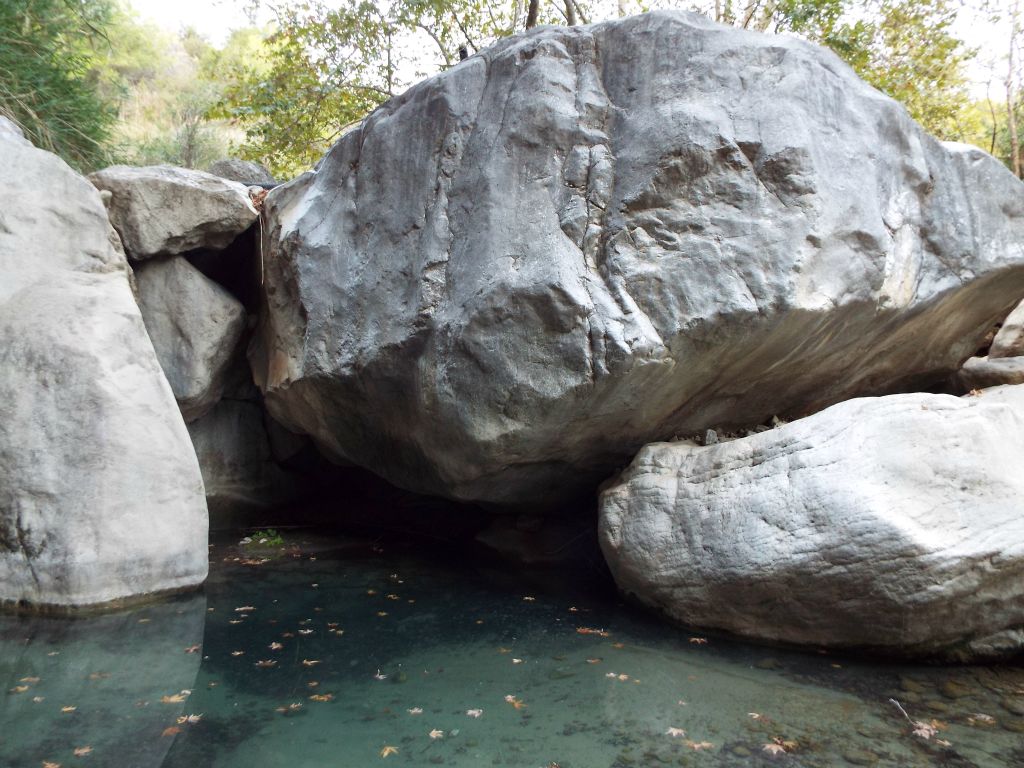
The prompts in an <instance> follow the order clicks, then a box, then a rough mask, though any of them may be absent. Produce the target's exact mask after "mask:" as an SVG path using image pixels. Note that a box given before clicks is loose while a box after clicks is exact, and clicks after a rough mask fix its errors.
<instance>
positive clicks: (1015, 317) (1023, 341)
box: [988, 301, 1024, 358]
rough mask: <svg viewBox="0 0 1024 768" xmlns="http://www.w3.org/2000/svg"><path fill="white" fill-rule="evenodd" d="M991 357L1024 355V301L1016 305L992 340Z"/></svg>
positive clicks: (989, 354) (989, 351) (989, 352)
mask: <svg viewBox="0 0 1024 768" xmlns="http://www.w3.org/2000/svg"><path fill="white" fill-rule="evenodd" d="M988 356H989V357H990V358H996V357H1021V356H1024V301H1022V302H1021V303H1020V304H1018V305H1017V306H1016V308H1015V309H1014V310H1013V312H1011V313H1010V314H1009V315H1008V316H1007V318H1006V319H1005V320H1004V321H1003V326H1002V327H1001V328H1000V329H999V332H998V333H997V334H996V337H995V338H994V339H993V340H992V346H991V347H990V348H989V350H988Z"/></svg>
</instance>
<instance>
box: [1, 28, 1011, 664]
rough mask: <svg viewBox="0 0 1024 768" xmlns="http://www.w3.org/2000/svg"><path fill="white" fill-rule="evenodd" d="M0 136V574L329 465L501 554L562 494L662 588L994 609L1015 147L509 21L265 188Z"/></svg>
mask: <svg viewBox="0 0 1024 768" xmlns="http://www.w3.org/2000/svg"><path fill="white" fill-rule="evenodd" d="M0 155H2V157H3V158H4V160H5V162H4V163H3V164H2V167H0V182H2V183H0V190H2V191H0V199H2V204H0V276H2V278H3V279H2V280H0V603H8V604H18V605H21V606H23V607H29V608H30V607H31V606H39V607H47V606H50V607H52V606H66V607H75V606H86V605H95V604H102V603H105V602H107V601H120V600H125V599H132V598H135V597H138V596H140V595H148V594H154V593H161V592H164V591H166V590H174V589H184V588H191V587H195V586H197V585H199V584H201V583H202V582H203V580H204V579H205V577H206V573H207V563H206V547H207V532H208V528H209V525H210V523H211V521H212V522H213V524H214V525H218V524H228V521H230V523H231V524H238V523H240V522H241V523H244V522H246V521H252V520H256V519H259V515H260V514H277V513H278V512H277V510H281V509H282V508H287V507H289V506H295V505H301V504H302V503H304V501H305V500H307V499H309V498H311V497H314V496H315V495H316V494H317V492H318V491H319V490H320V489H322V488H324V487H327V485H325V484H329V483H330V479H331V478H332V477H336V476H337V475H336V473H337V472H338V471H341V470H338V469H336V467H353V466H354V467H359V468H363V469H365V470H368V471H369V472H372V473H373V474H374V475H376V476H379V477H380V478H383V479H384V480H386V481H387V482H389V483H391V484H392V485H393V486H396V487H397V488H399V489H403V490H402V491H400V492H399V493H402V492H409V493H410V494H423V495H426V496H432V497H437V498H439V499H445V500H449V501H451V502H456V503H459V504H463V505H465V514H466V515H470V516H473V515H478V516H479V517H480V519H481V520H483V521H486V520H493V524H492V525H491V526H490V527H489V528H488V530H487V531H486V532H485V533H483V534H481V539H482V540H486V541H488V542H489V543H490V544H491V546H493V547H494V548H495V549H496V550H498V551H506V552H508V553H512V554H514V555H516V556H518V555H520V554H523V553H527V554H529V553H528V550H529V549H530V548H531V546H533V547H536V546H540V545H541V544H538V543H542V546H543V547H545V548H547V549H548V550H550V551H552V552H555V553H557V552H559V551H561V550H562V548H564V547H565V546H568V544H567V542H568V543H571V541H572V540H573V538H574V537H577V536H579V535H585V533H586V530H587V527H588V526H589V525H590V523H589V518H588V515H590V516H594V509H595V506H597V507H599V514H598V515H597V516H599V519H600V522H599V531H598V533H599V536H600V540H601V545H602V548H603V551H604V554H605V557H606V559H607V561H608V564H609V567H610V568H611V570H612V573H613V575H614V576H615V578H616V581H617V584H618V586H619V588H620V589H621V590H622V591H623V592H624V593H626V594H629V595H632V596H634V597H636V598H637V599H638V600H639V601H640V602H642V603H644V604H646V605H649V606H651V607H654V608H656V609H657V610H660V611H662V612H664V613H665V614H666V615H667V616H668V617H670V618H671V619H672V620H674V621H678V622H682V623H686V624H689V625H695V626H705V627H709V628H716V629H720V630H723V631H728V632H732V633H736V634H740V635H743V636H745V637H749V638H754V639H759V640H764V641H770V642H784V643H793V644H803V645H808V646H812V647H815V648H820V647H830V648H842V649H849V648H856V649H864V650H869V651H873V652H881V653H885V654H888V655H909V656H936V655H939V656H946V657H956V658H964V659H966V658H987V657H991V656H1005V655H1011V654H1015V653H1018V652H1019V651H1020V649H1021V647H1022V646H1024V608H1022V607H1021V606H1022V605H1024V601H1022V600H1021V597H1022V595H1021V591H1022V590H1024V587H1022V586H1021V585H1022V584H1024V580H1022V579H1021V576H1022V570H1024V525H1022V524H1021V523H1019V522H1018V520H1024V516H1022V514H1021V513H1022V512H1024V486H1022V485H1021V482H1024V481H1021V480H1019V479H1018V474H1019V473H1017V471H1016V465H1017V464H1018V463H1019V461H1020V458H1021V456H1022V455H1024V436H1022V435H1024V430H1022V429H1021V426H1022V420H1024V394H1022V393H1024V389H1021V388H1020V387H1019V386H1015V385H1020V384H1021V383H1024V363H1022V361H1024V330H1022V328H1024V315H1022V312H1024V310H1022V309H1019V308H1018V309H1015V307H1017V306H1018V304H1020V305H1021V306H1022V307H1024V304H1021V300H1022V298H1024V184H1021V182H1020V181H1018V180H1017V179H1016V178H1014V177H1013V175H1012V174H1011V173H1009V172H1008V171H1007V170H1006V169H1005V168H1003V167H1002V166H1001V165H1000V164H999V163H998V161H996V160H995V159H993V158H992V157H990V156H988V155H986V154H985V153H984V152H982V151H980V150H977V149H974V148H972V147H966V146H962V145H955V144H941V143H939V142H937V141H935V140H934V139H933V138H932V137H930V136H928V135H927V134H925V133H924V132H923V131H922V130H921V129H920V128H919V127H918V126H917V125H916V124H915V123H914V122H913V121H912V120H911V119H910V118H909V117H908V116H907V114H906V112H905V111H904V110H903V109H902V108H901V107H900V106H899V105H898V104H896V103H895V102H893V101H892V100H890V99H888V98H887V97H885V96H883V95H881V94H880V93H878V92H877V91H875V90H873V89H872V88H870V87H869V86H867V85H866V84H865V83H863V82H862V81H860V80H859V79H858V78H857V77H856V76H855V75H854V74H853V72H852V71H851V70H850V69H849V68H848V67H846V65H845V64H843V63H842V62H841V61H840V60H839V59H838V58H837V57H835V56H834V55H833V54H831V53H830V52H828V51H826V50H824V49H821V48H818V47H816V46H813V45H810V44H808V43H804V42H801V41H798V40H795V39H790V38H785V37H776V36H772V37H769V36H764V35H759V34H756V33H751V32H744V31H740V30H736V29H732V28H726V27H722V26H719V25H716V24H713V23H711V22H709V21H707V20H706V19H703V18H702V17H700V16H697V15H694V14H688V13H680V12H658V13H652V14H645V15H643V16H638V17H633V18H629V19H623V20H619V21H615V22H608V23H604V24H598V25H591V26H582V27H565V28H561V27H560V28H540V29H536V30H533V31H531V32H528V33H526V34H522V35H518V36H515V37H512V38H509V39H507V40H503V41H501V42H499V43H498V44H496V45H495V46H493V47H492V48H490V49H487V50H486V51H483V52H481V53H480V54H478V55H475V56H472V57H470V58H468V59H467V60H466V61H464V62H461V63H460V64H458V65H457V66H455V67H453V68H451V69H450V70H448V71H446V72H444V73H442V74H440V75H437V76H435V77H432V78H430V79H428V80H425V81H423V82H422V83H420V84H418V85H416V86H414V87H413V88H411V89H410V90H409V91H408V92H406V93H405V94H403V95H401V96H399V97H396V98H395V99H393V100H391V101H390V102H388V103H386V104H385V105H384V106H382V107H381V108H379V109H378V110H376V111H375V112H373V113H372V114H371V115H369V116H368V117H367V118H366V120H365V121H364V122H363V123H362V124H361V125H360V126H359V127H357V128H356V129H355V130H353V131H351V132H350V133H348V134H346V135H345V136H343V137H342V138H341V139H340V140H339V141H338V143H337V144H336V145H335V146H334V147H333V148H332V149H331V150H330V152H329V153H328V154H327V155H326V156H325V157H324V158H323V159H322V160H321V162H320V163H319V164H318V166H317V168H316V170H314V171H311V172H309V173H306V174H303V175H302V176H300V177H299V178H297V179H295V180H292V181H290V182H288V183H286V184H283V185H279V186H274V185H273V180H272V179H271V180H269V182H268V179H269V177H267V176H265V175H260V174H258V173H257V171H256V170H252V169H249V170H244V169H243V170H241V171H239V169H238V168H237V164H226V165H224V166H223V167H222V170H221V172H222V173H224V175H225V176H234V177H235V178H234V179H229V178H222V177H219V176H216V175H214V174H211V173H205V172H201V171H195V170H190V169H182V168H171V167H164V166H160V167H151V168H128V167H113V168H109V169H104V170H102V171H99V172H97V173H94V174H92V175H91V176H90V177H89V179H88V180H86V179H85V178H83V177H81V176H80V175H78V174H76V173H75V172H73V171H72V170H71V169H70V168H69V167H68V166H66V165H65V164H64V163H63V162H62V161H60V160H59V159H57V158H56V157H55V156H53V155H51V154H49V153H46V152H44V151H42V150H39V149H36V148H35V147H33V146H31V145H30V144H29V143H28V142H27V141H26V140H25V139H24V138H23V137H21V135H20V132H19V131H18V130H17V128H16V127H14V126H13V124H11V123H10V122H8V121H6V120H4V119H3V118H0ZM239 174H241V175H239ZM247 174H248V175H251V176H252V178H246V175H247ZM257 175H260V177H259V178H256V176H257ZM239 178H241V179H242V180H243V181H247V182H251V183H252V184H253V186H247V185H246V183H243V182H242V181H239V180H238V179H239ZM90 182H91V183H90ZM270 186H274V188H273V189H272V190H271V191H270V192H269V194H267V192H266V187H270ZM773 425H774V426H773ZM631 461H632V463H631V464H630V462H631ZM627 465H628V468H626V469H625V470H623V468H624V467H626V466H627ZM609 478H611V479H609ZM335 490H336V487H335ZM332 492H333V491H332ZM599 494H600V497H599ZM598 498H599V499H600V500H599V501H598ZM332 503H333V506H334V508H335V509H336V510H337V514H338V515H339V516H342V515H344V514H345V509H346V500H345V499H344V498H337V499H333V501H332ZM401 503H402V502H397V504H398V505H400V504H401ZM325 506H327V507H330V506H331V504H326V505H325ZM412 508H418V507H415V504H411V506H410V509H412ZM482 525H483V524H482ZM581 528H582V529H583V533H580V530H581ZM534 554H535V553H534Z"/></svg>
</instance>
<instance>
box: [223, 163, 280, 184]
mask: <svg viewBox="0 0 1024 768" xmlns="http://www.w3.org/2000/svg"><path fill="white" fill-rule="evenodd" d="M207 170H208V172H209V173H212V174H213V175H214V176H220V177H221V178H222V179H230V180H231V181H237V182H239V183H240V184H245V185H246V186H249V185H250V184H257V185H262V184H276V183H277V182H276V181H275V180H274V177H273V176H271V175H270V171H268V170H267V169H266V168H264V167H263V166H262V165H260V164H259V163H254V162H252V161H251V160H239V159H238V158H237V157H226V158H224V159H223V160H218V161H216V162H215V163H213V164H212V165H211V166H210V167H209V168H208V169H207Z"/></svg>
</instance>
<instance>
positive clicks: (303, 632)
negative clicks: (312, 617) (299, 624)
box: [299, 629, 316, 635]
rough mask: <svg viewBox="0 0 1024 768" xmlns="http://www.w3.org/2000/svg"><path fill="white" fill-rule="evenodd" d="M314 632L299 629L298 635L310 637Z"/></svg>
mask: <svg viewBox="0 0 1024 768" xmlns="http://www.w3.org/2000/svg"><path fill="white" fill-rule="evenodd" d="M315 631H316V630H313V629H300V630H299V634H300V635H312V634H313V632H315Z"/></svg>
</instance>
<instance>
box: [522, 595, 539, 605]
mask: <svg viewBox="0 0 1024 768" xmlns="http://www.w3.org/2000/svg"><path fill="white" fill-rule="evenodd" d="M536 599H537V598H536V597H530V596H529V595H527V596H526V597H524V598H523V600H524V601H525V602H527V603H532V602H533V601H534V600H536Z"/></svg>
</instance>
